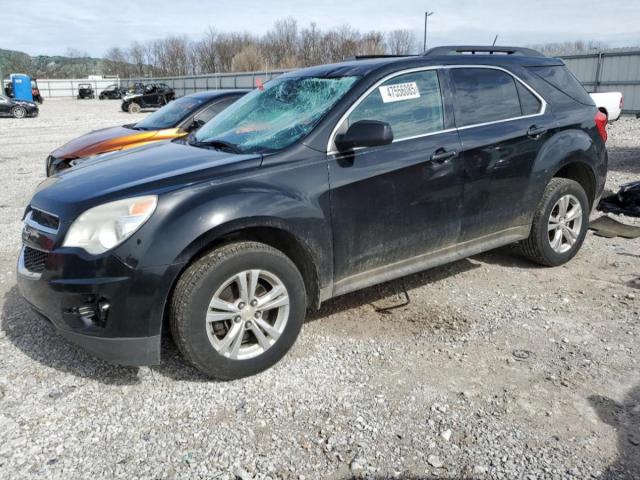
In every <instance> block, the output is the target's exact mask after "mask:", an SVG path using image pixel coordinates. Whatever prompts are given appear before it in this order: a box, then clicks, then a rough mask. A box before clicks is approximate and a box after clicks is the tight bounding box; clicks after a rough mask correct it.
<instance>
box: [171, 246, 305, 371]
mask: <svg viewBox="0 0 640 480" xmlns="http://www.w3.org/2000/svg"><path fill="white" fill-rule="evenodd" d="M306 308H307V300H306V292H305V287H304V282H303V280H302V276H301V275H300V272H299V271H298V269H297V268H296V266H295V264H294V263H293V262H292V261H291V260H290V259H289V258H288V257H287V256H286V255H285V254H284V253H282V252H280V251H279V250H276V249H275V248H273V247H270V246H268V245H265V244H262V243H257V242H239V243H232V244H228V245H225V246H222V247H220V248H218V249H216V250H214V251H212V252H210V253H208V254H207V255H205V256H204V257H202V258H200V259H199V260H197V261H196V262H194V263H193V264H192V265H191V266H190V267H188V268H187V270H186V271H185V272H184V273H183V274H182V275H181V277H180V279H179V280H178V283H177V285H176V288H175V290H174V293H173V296H172V299H171V306H170V311H169V319H170V324H171V333H172V335H173V339H174V341H175V343H176V345H177V347H178V349H179V350H180V351H181V352H182V354H183V355H184V357H185V358H186V359H187V360H188V361H189V362H191V363H192V364H193V365H194V366H195V367H196V368H198V369H199V370H201V371H202V372H203V373H205V374H206V375H209V376H211V377H215V378H219V379H223V380H231V379H236V378H242V377H246V376H249V375H254V374H256V373H258V372H261V371H263V370H265V369H267V368H269V367H271V366H272V365H274V364H276V363H277V362H278V361H279V360H280V359H281V358H282V357H283V356H284V355H285V354H286V353H287V352H288V351H289V349H290V348H291V346H292V345H293V344H294V342H295V340H296V338H297V337H298V334H299V333H300V330H301V328H302V324H303V322H304V317H305V312H306Z"/></svg>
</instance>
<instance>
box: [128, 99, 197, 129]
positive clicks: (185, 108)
mask: <svg viewBox="0 0 640 480" xmlns="http://www.w3.org/2000/svg"><path fill="white" fill-rule="evenodd" d="M205 102H206V100H205V99H202V98H194V97H182V98H179V99H177V100H174V101H173V102H171V103H169V104H167V105H165V106H164V107H162V108H161V109H160V110H158V111H156V112H154V113H152V114H151V115H149V116H148V117H146V118H145V119H144V120H141V121H139V122H138V123H136V125H135V126H136V128H137V129H140V130H162V129H163V128H174V127H176V126H177V125H178V123H180V122H181V121H182V120H184V119H185V118H186V117H187V116H188V115H190V114H191V113H192V112H194V111H195V110H196V109H197V108H200V106H201V105H203V104H204V103H205Z"/></svg>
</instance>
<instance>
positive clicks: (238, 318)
mask: <svg viewBox="0 0 640 480" xmlns="http://www.w3.org/2000/svg"><path fill="white" fill-rule="evenodd" d="M241 320H242V318H241V317H240V315H238V316H237V317H235V318H234V319H233V321H234V322H236V323H240V321H241Z"/></svg>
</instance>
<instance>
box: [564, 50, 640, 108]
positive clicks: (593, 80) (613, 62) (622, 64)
mask: <svg viewBox="0 0 640 480" xmlns="http://www.w3.org/2000/svg"><path fill="white" fill-rule="evenodd" d="M562 59H563V60H564V61H565V63H566V64H567V67H569V69H570V70H571V71H572V72H573V74H574V75H575V76H576V77H577V78H578V80H580V82H582V84H583V85H584V87H585V88H586V89H587V91H588V92H622V94H623V95H624V110H623V112H624V113H640V50H636V51H629V52H608V53H606V52H601V53H593V54H587V55H568V56H563V57H562Z"/></svg>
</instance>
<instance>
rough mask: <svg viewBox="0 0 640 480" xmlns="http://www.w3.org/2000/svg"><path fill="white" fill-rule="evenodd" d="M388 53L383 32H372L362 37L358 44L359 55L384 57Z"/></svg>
mask: <svg viewBox="0 0 640 480" xmlns="http://www.w3.org/2000/svg"><path fill="white" fill-rule="evenodd" d="M385 53H387V47H386V45H385V42H384V35H383V34H382V32H376V31H373V30H372V31H370V32H367V33H365V34H364V35H362V37H361V38H360V41H359V42H358V54H359V55H383V54H385Z"/></svg>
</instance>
